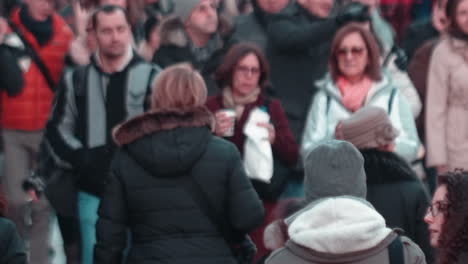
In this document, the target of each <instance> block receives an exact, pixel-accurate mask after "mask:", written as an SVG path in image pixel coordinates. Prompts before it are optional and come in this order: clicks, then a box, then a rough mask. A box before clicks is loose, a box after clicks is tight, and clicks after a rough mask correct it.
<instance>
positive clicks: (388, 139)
mask: <svg viewBox="0 0 468 264" xmlns="http://www.w3.org/2000/svg"><path fill="white" fill-rule="evenodd" d="M400 133H404V132H402V131H397V130H396V129H395V127H394V126H393V125H392V123H391V121H390V119H389V117H388V114H387V112H385V110H383V109H382V108H379V107H365V108H362V109H361V110H359V111H357V112H355V113H354V114H353V115H352V116H351V117H350V118H348V119H346V120H343V121H341V122H340V123H339V125H338V128H337V131H336V133H335V135H336V137H337V138H340V139H343V140H346V141H349V142H351V143H353V145H355V146H356V147H357V148H358V149H359V150H360V151H361V153H362V156H363V157H364V169H365V171H366V176H367V200H368V201H369V202H370V203H371V204H372V205H373V206H374V207H375V209H376V210H377V211H378V212H379V213H380V214H381V215H382V216H383V217H384V219H385V222H386V223H387V226H388V227H391V228H401V229H403V230H404V231H405V235H406V236H408V237H409V238H411V240H413V241H414V242H415V243H416V244H418V246H419V247H420V248H421V249H422V250H423V252H424V254H425V255H426V260H427V263H433V252H432V251H433V250H432V248H431V246H430V244H429V233H428V231H427V224H426V223H425V222H424V216H425V215H426V210H427V207H428V206H429V203H430V200H429V195H428V194H427V191H426V189H425V188H424V187H423V185H422V182H421V181H420V180H419V179H418V178H417V176H416V174H415V173H414V171H413V170H412V169H411V167H410V165H409V164H408V163H407V162H406V161H405V160H404V159H403V158H402V157H400V156H398V155H397V154H396V153H394V151H393V150H394V148H395V138H396V137H397V136H399V134H400Z"/></svg>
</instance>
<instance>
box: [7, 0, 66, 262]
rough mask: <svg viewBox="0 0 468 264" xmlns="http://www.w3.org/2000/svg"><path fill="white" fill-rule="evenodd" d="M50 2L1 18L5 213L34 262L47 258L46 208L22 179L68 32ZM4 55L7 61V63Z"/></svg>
mask: <svg viewBox="0 0 468 264" xmlns="http://www.w3.org/2000/svg"><path fill="white" fill-rule="evenodd" d="M53 7H54V1H53V0H24V1H23V4H22V5H21V6H20V7H19V8H16V9H13V11H12V12H11V16H10V18H9V23H10V24H9V25H7V24H6V23H5V21H2V22H0V44H1V45H0V49H2V52H0V53H2V54H1V55H0V56H1V57H2V60H1V62H2V64H5V66H8V67H9V68H8V69H6V72H7V73H5V71H2V74H1V75H0V84H1V85H2V87H1V88H2V89H1V91H0V100H1V103H0V113H1V114H0V115H1V121H0V122H1V126H2V129H3V130H2V137H3V142H4V144H5V145H4V150H5V162H4V164H5V165H4V178H3V179H2V181H3V183H4V188H5V194H6V196H7V199H8V203H9V214H8V217H9V218H11V219H12V220H13V222H15V224H16V225H17V227H18V231H19V233H20V235H21V236H22V237H23V238H24V239H27V240H29V252H30V263H33V264H34V263H44V264H46V263H47V264H49V256H48V255H49V249H48V243H47V241H48V238H49V218H50V210H49V205H48V202H47V200H46V199H44V198H41V199H36V197H34V196H33V195H32V196H31V197H29V196H28V195H27V194H26V193H25V192H24V191H23V189H22V183H23V180H24V179H26V178H27V177H29V176H30V174H31V171H32V170H33V168H34V165H35V160H36V156H37V152H38V149H39V144H40V142H41V140H42V135H43V129H44V127H45V124H46V122H47V119H48V116H49V113H50V110H51V105H52V100H53V96H54V86H55V84H56V82H58V80H59V78H60V75H61V74H62V70H63V67H64V59H63V58H64V57H65V54H66V52H67V51H68V48H69V45H70V42H71V40H72V37H73V35H72V32H71V30H70V29H69V28H68V26H67V25H66V23H65V22H64V21H63V20H62V19H61V18H60V17H59V16H58V15H57V14H55V13H54V9H53ZM5 58H9V59H5ZM4 59H5V60H4ZM7 60H9V61H12V62H11V65H10V64H7V63H8V62H7ZM10 74H11V75H10ZM12 78H15V80H12ZM15 87H16V89H15ZM18 88H19V89H18Z"/></svg>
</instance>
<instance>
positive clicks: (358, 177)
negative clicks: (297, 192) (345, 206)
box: [285, 139, 367, 225]
mask: <svg viewBox="0 0 468 264" xmlns="http://www.w3.org/2000/svg"><path fill="white" fill-rule="evenodd" d="M304 171H305V176H304V192H305V201H304V203H305V205H306V206H305V207H304V208H302V209H301V210H299V211H298V212H296V213H294V214H293V215H292V216H290V217H288V218H287V219H285V223H286V224H287V225H289V224H290V223H291V222H293V221H294V220H295V219H296V217H297V216H299V215H300V214H301V213H303V212H305V211H307V210H309V209H310V207H311V206H313V205H314V202H315V201H317V200H320V199H323V198H327V197H336V196H353V197H358V198H362V199H366V196H367V184H366V172H365V171H364V158H363V157H362V154H361V152H359V150H358V149H357V148H356V147H355V146H353V144H351V143H349V142H347V141H342V140H335V139H331V140H326V141H322V142H321V143H320V144H319V145H317V146H316V147H315V148H313V149H312V150H311V151H310V152H309V153H308V154H307V155H306V157H305V159H304Z"/></svg>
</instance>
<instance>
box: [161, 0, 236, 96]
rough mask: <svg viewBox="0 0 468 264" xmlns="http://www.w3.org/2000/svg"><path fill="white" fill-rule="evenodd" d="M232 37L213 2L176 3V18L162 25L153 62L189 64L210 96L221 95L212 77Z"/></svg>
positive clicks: (191, 1) (179, 1)
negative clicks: (197, 73)
mask: <svg viewBox="0 0 468 264" xmlns="http://www.w3.org/2000/svg"><path fill="white" fill-rule="evenodd" d="M229 34H230V26H229V25H228V23H227V21H226V20H224V19H222V17H220V16H219V14H218V10H217V6H216V5H215V4H214V1H212V0H177V1H174V11H173V14H172V17H171V18H169V19H167V20H165V21H164V22H163V23H162V24H161V26H160V37H161V46H160V48H159V49H158V51H157V52H156V54H155V55H154V57H153V62H154V63H156V64H157V65H159V66H161V67H162V68H166V67H168V66H171V65H173V64H176V63H180V62H189V63H191V64H192V65H193V66H194V67H195V68H196V69H197V70H199V71H200V73H201V74H202V75H203V78H204V79H205V81H206V83H207V88H208V94H209V95H212V94H214V93H216V92H217V89H216V85H215V84H214V81H213V80H212V79H211V74H212V73H213V72H214V71H215V70H216V68H217V67H218V65H219V63H220V61H221V59H222V56H223V55H224V53H225V43H226V40H227V39H228V35H229Z"/></svg>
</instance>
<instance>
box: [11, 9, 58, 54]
mask: <svg viewBox="0 0 468 264" xmlns="http://www.w3.org/2000/svg"><path fill="white" fill-rule="evenodd" d="M19 16H20V20H21V23H23V25H24V27H25V28H26V29H27V30H28V31H29V32H31V34H33V36H34V38H35V39H36V41H37V43H38V44H39V46H44V45H45V44H47V42H49V40H50V39H51V38H52V33H53V29H52V16H49V17H48V18H47V19H46V20H45V21H36V20H34V19H33V18H32V17H31V16H30V15H29V13H28V10H27V7H26V6H23V7H22V8H21V10H20V12H19Z"/></svg>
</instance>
